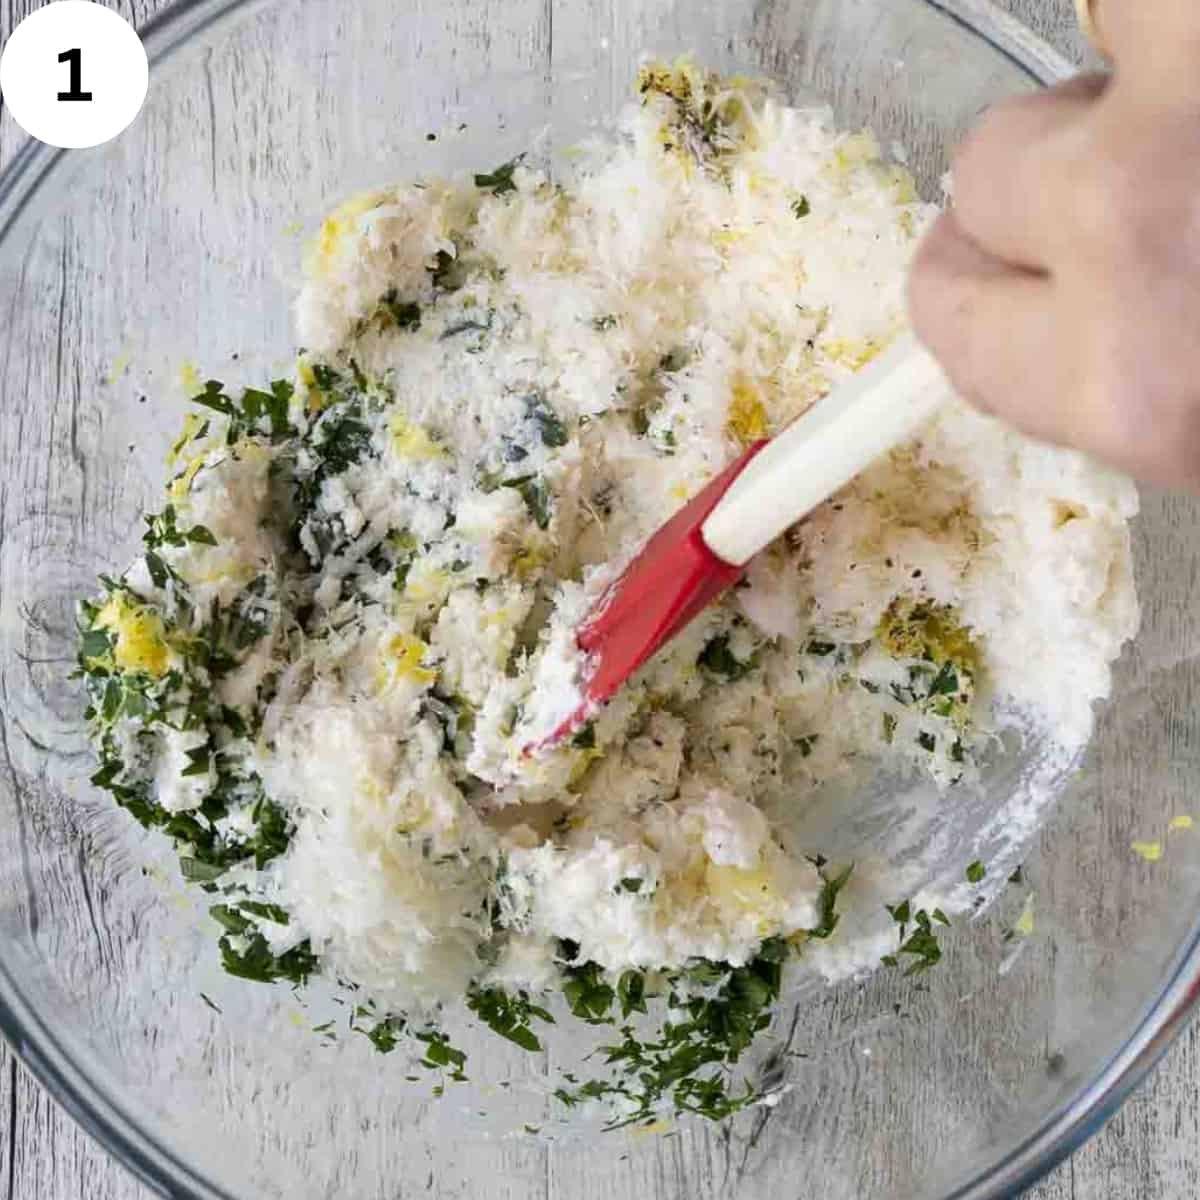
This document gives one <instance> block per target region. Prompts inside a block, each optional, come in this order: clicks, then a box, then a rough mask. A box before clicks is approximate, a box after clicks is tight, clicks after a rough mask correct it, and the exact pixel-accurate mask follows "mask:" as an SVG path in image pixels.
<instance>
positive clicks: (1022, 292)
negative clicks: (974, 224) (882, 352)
mask: <svg viewBox="0 0 1200 1200" xmlns="http://www.w3.org/2000/svg"><path fill="white" fill-rule="evenodd" d="M1053 286H1054V285H1053V284H1052V282H1051V281H1050V279H1049V278H1048V277H1047V276H1045V275H1041V274H1036V273H1033V272H1030V271H1026V270H1023V269H1020V268H1015V267H1012V266H1010V265H1009V264H1007V263H1004V262H1002V261H1001V260H999V259H997V258H995V257H993V256H992V255H989V254H987V253H986V252H985V251H984V250H982V249H980V247H979V246H977V245H976V244H975V243H974V242H973V241H972V240H971V239H970V238H968V237H967V236H966V235H965V234H964V232H963V231H962V229H961V228H960V227H959V225H958V222H957V219H956V216H955V214H954V213H943V214H942V216H941V217H940V218H939V219H938V221H937V222H936V223H935V225H934V227H933V228H932V229H931V230H930V232H929V233H928V234H927V235H926V237H925V240H924V241H923V242H922V244H921V247H920V249H919V251H918V253H917V258H916V261H915V262H914V264H913V269H912V272H911V274H910V277H909V307H910V310H911V316H912V324H913V329H914V331H915V332H916V334H917V336H918V337H919V338H920V340H921V341H922V342H923V343H924V344H925V345H926V347H927V348H928V349H929V350H930V351H931V352H932V353H933V355H934V356H935V357H936V358H937V359H938V360H939V362H940V363H941V364H942V367H943V369H944V370H945V371H946V374H947V375H948V376H949V378H950V381H951V383H953V384H954V386H955V389H956V390H957V391H958V392H959V394H960V395H961V396H963V397H964V398H965V399H967V400H969V401H970V402H971V403H973V404H975V405H976V406H977V407H979V408H982V409H983V410H984V411H986V412H994V413H996V414H997V415H999V416H1002V417H1003V418H1004V419H1005V420H1006V421H1009V422H1011V423H1012V424H1015V425H1017V426H1019V427H1020V428H1021V429H1023V430H1025V432H1027V433H1030V434H1032V435H1033V436H1035V437H1040V438H1045V439H1048V440H1053V441H1062V440H1064V439H1067V438H1069V437H1070V436H1071V435H1072V433H1073V432H1074V431H1073V430H1071V429H1069V428H1066V426H1067V425H1069V424H1070V422H1071V416H1070V413H1069V412H1064V411H1063V409H1062V406H1061V403H1054V402H1053V401H1054V397H1055V396H1056V395H1057V394H1058V393H1059V388H1058V383H1057V381H1056V380H1054V379H1053V378H1051V377H1050V376H1049V372H1050V369H1051V368H1050V366H1049V364H1052V363H1054V362H1057V361H1058V356H1057V355H1056V354H1053V353H1051V351H1052V348H1053V338H1054V329H1053V320H1052V314H1051V305H1052V300H1053V295H1052V292H1053Z"/></svg>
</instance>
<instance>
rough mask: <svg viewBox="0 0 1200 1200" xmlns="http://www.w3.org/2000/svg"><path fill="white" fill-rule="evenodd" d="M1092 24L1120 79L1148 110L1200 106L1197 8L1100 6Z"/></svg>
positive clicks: (1124, 1) (1162, 3)
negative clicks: (1150, 107)
mask: <svg viewBox="0 0 1200 1200" xmlns="http://www.w3.org/2000/svg"><path fill="white" fill-rule="evenodd" d="M1095 7H1096V10H1097V12H1096V23H1097V25H1098V27H1099V29H1100V31H1101V33H1102V35H1103V39H1104V45H1105V49H1106V51H1107V52H1108V53H1109V54H1110V55H1111V56H1112V58H1113V60H1114V61H1115V62H1116V64H1117V68H1118V71H1119V73H1120V74H1121V76H1122V78H1126V79H1128V80H1129V81H1130V82H1131V83H1132V85H1133V88H1134V90H1137V91H1139V92H1140V93H1141V94H1142V96H1143V98H1144V100H1146V101H1147V102H1149V103H1151V104H1155V103H1163V102H1169V103H1177V102H1179V101H1187V102H1189V103H1190V104H1192V105H1193V106H1195V105H1198V104H1200V71H1197V69H1196V64H1197V63H1198V62H1200V4H1197V3H1196V0H1156V3H1154V4H1145V3H1142V4H1138V3H1130V2H1129V0H1100V3H1097V4H1096V5H1095Z"/></svg>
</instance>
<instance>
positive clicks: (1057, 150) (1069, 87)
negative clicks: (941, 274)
mask: <svg viewBox="0 0 1200 1200" xmlns="http://www.w3.org/2000/svg"><path fill="white" fill-rule="evenodd" d="M1106 86H1107V77H1106V76H1103V75H1082V76H1079V77H1078V78H1076V79H1072V80H1070V81H1069V82H1067V83H1065V84H1062V85H1060V86H1059V87H1057V88H1052V89H1051V90H1049V91H1046V92H1040V93H1038V94H1036V95H1031V96H1022V97H1020V98H1019V99H1016V100H1010V101H1008V102H1006V103H1004V104H1001V105H998V106H997V107H996V108H994V109H991V110H990V111H989V112H988V114H987V116H986V117H985V118H984V120H983V122H982V123H981V124H980V126H979V128H978V129H976V130H975V132H974V133H972V134H971V135H969V136H968V137H967V139H966V140H965V141H964V143H963V145H962V147H961V149H960V150H959V152H958V154H957V155H956V157H955V161H954V170H953V175H954V209H955V214H956V216H957V218H958V223H959V225H960V227H961V228H962V229H963V231H964V232H965V233H966V234H967V235H968V236H969V237H970V238H971V239H972V240H973V241H974V242H975V243H976V244H977V245H979V246H980V247H982V248H983V249H985V250H987V251H988V252H989V253H990V254H992V255H994V256H995V257H997V258H1000V259H1003V260H1004V261H1005V262H1007V263H1010V264H1013V265H1016V266H1022V267H1027V268H1030V269H1034V270H1040V269H1042V268H1044V266H1045V264H1046V262H1047V261H1048V259H1049V257H1050V254H1051V250H1052V246H1053V244H1054V239H1055V237H1056V234H1057V233H1058V231H1059V230H1060V229H1061V226H1062V223H1063V220H1064V219H1065V218H1066V214H1067V212H1068V211H1069V209H1068V207H1067V200H1068V194H1067V193H1068V191H1069V188H1070V177H1071V174H1072V171H1071V162H1072V158H1073V151H1074V147H1073V146H1072V145H1071V139H1070V134H1071V131H1072V130H1073V128H1074V127H1076V126H1077V125H1078V124H1079V122H1080V120H1081V118H1082V117H1083V116H1084V114H1086V113H1087V112H1088V111H1089V110H1090V109H1091V107H1092V105H1093V104H1094V103H1095V102H1096V100H1097V99H1098V98H1099V97H1100V96H1101V95H1103V93H1104V90H1105V88H1106Z"/></svg>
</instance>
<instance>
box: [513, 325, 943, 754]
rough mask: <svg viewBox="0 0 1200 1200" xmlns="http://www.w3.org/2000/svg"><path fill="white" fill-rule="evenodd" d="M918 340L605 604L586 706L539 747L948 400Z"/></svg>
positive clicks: (717, 494) (681, 519)
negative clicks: (767, 548)
mask: <svg viewBox="0 0 1200 1200" xmlns="http://www.w3.org/2000/svg"><path fill="white" fill-rule="evenodd" d="M947 391H948V385H947V384H946V382H945V378H944V376H943V375H942V372H941V369H940V368H939V367H938V365H937V363H935V362H934V361H933V359H932V358H931V357H930V356H929V355H928V354H927V353H926V352H925V351H924V350H922V349H921V347H920V346H919V345H918V344H917V342H916V340H915V339H914V338H913V337H912V335H911V334H905V335H903V336H902V337H900V338H898V339H897V340H896V341H895V342H894V343H893V344H892V345H891V347H890V348H889V349H888V350H887V351H885V352H884V353H883V354H882V355H880V356H879V358H877V359H876V360H875V361H874V362H873V363H871V364H870V365H869V366H867V367H866V368H865V369H864V370H862V371H860V372H859V373H858V374H857V375H855V376H854V377H853V378H852V379H849V380H847V381H846V382H845V383H844V384H843V385H842V386H840V387H838V388H837V389H836V390H835V391H834V392H832V393H831V394H830V395H828V396H826V397H825V399H823V400H821V401H820V402H819V403H817V404H815V405H814V406H813V407H812V408H811V409H809V411H808V412H806V413H805V414H804V415H803V416H801V417H800V418H799V419H798V420H796V421H794V422H793V423H792V424H791V425H790V426H788V428H787V429H785V430H784V431H783V432H782V433H780V434H779V435H778V436H777V437H775V438H773V439H771V440H770V441H763V442H756V443H755V444H754V445H752V446H750V447H749V448H748V449H747V450H746V451H745V452H744V453H743V454H742V456H741V457H740V458H738V459H737V460H736V461H735V462H733V463H732V464H731V465H730V466H728V467H726V468H725V470H724V471H722V472H721V474H720V475H718V476H717V477H716V478H715V479H714V480H713V481H712V482H711V483H709V484H708V486H707V487H705V489H704V490H703V491H702V492H700V494H699V495H697V496H696V497H695V498H694V499H692V500H690V501H688V503H687V504H685V505H684V506H683V508H681V509H680V510H679V512H677V513H676V514H675V515H674V516H673V517H672V518H671V519H670V520H669V521H668V522H667V523H666V524H665V525H664V526H663V527H662V528H661V529H660V530H659V531H658V532H657V533H656V534H654V536H653V537H651V538H650V540H649V541H648V542H647V543H646V545H645V546H644V547H643V548H642V550H641V552H640V553H639V554H638V555H637V557H636V558H634V560H633V561H632V562H631V563H630V564H629V566H628V567H627V568H626V570H625V572H624V573H623V574H622V575H621V577H620V578H619V579H617V580H616V581H615V582H614V583H613V584H612V585H611V586H610V587H609V588H608V589H607V591H606V592H605V593H604V595H603V596H602V597H601V598H600V600H599V602H598V603H597V604H596V606H595V608H594V609H593V610H592V611H591V613H589V614H588V617H587V619H586V620H585V621H584V623H583V624H582V625H581V626H580V628H579V631H578V634H577V637H576V640H577V642H578V644H579V648H580V649H581V650H582V651H583V652H584V654H585V655H587V675H586V679H585V682H584V687H583V694H584V701H583V703H582V704H580V705H579V707H578V708H577V709H576V710H575V711H574V712H573V713H572V714H571V715H570V716H569V717H568V718H567V719H566V720H564V721H563V722H562V723H561V724H559V725H558V727H557V728H556V729H555V730H554V731H553V732H552V733H551V735H550V736H549V738H547V739H546V740H545V741H544V742H542V743H540V745H539V746H534V747H530V750H536V749H539V748H541V747H542V746H547V745H553V744H554V743H556V742H557V741H559V740H560V739H561V738H564V737H566V736H567V735H568V734H570V733H571V732H572V731H573V730H575V729H576V728H578V727H579V726H580V725H581V724H583V723H584V722H585V721H587V720H589V719H590V718H591V716H592V715H593V714H594V713H595V711H596V709H597V708H598V707H599V706H600V705H601V704H603V703H604V702H605V701H606V700H608V699H610V698H611V696H612V695H613V693H614V692H616V690H617V689H618V688H619V687H620V686H621V685H622V684H623V683H624V682H625V680H626V679H628V678H629V676H630V675H632V674H633V673H634V671H636V670H637V669H638V668H639V667H640V666H641V665H642V664H643V663H644V662H645V661H646V660H647V659H648V658H650V656H651V655H653V654H654V653H656V652H657V651H658V650H659V649H660V648H661V647H662V646H663V644H664V643H665V642H666V641H667V640H668V639H669V638H672V637H674V635H675V634H676V633H678V632H679V631H680V630H681V629H682V628H683V627H684V626H685V625H687V624H688V622H689V621H691V620H692V618H693V617H695V616H696V615H697V614H698V613H699V612H700V611H701V610H702V609H704V608H706V607H707V606H708V605H709V604H710V603H711V602H712V601H713V600H715V599H716V598H717V597H718V596H719V595H720V594H721V593H722V592H724V591H725V589H726V588H728V587H731V586H732V585H733V584H734V583H736V582H737V581H738V580H739V579H740V578H741V577H742V574H743V573H744V572H745V569H746V565H747V563H749V561H750V559H751V558H753V557H754V555H756V554H757V553H758V552H759V551H760V550H762V549H763V548H764V547H765V546H767V545H768V543H770V542H771V541H773V540H774V539H775V538H776V537H778V536H779V534H781V533H783V531H784V530H785V529H787V528H788V527H789V526H791V525H794V524H795V523H796V522H797V521H799V520H800V519H801V518H802V517H804V516H806V515H807V514H808V513H810V512H811V511H812V510H813V509H814V508H816V506H817V505H818V504H820V503H821V502H822V501H824V500H827V499H828V498H829V497H830V496H831V495H833V493H834V492H836V491H837V490H838V489H839V488H841V487H843V486H844V485H845V484H847V483H848V482H849V481H850V480H851V479H852V478H853V477H854V476H855V475H857V474H858V473H859V472H860V471H861V470H862V469H863V468H864V467H866V466H868V465H869V464H870V463H871V462H873V461H874V460H875V459H876V458H878V457H879V456H880V455H881V454H885V453H886V452H887V451H888V450H890V449H892V447H894V446H896V445H898V444H899V443H900V442H903V441H904V440H905V439H906V438H908V437H910V436H911V435H912V433H913V432H914V431H915V430H916V429H917V427H918V426H920V425H921V424H922V423H923V422H924V421H926V420H927V419H928V418H929V417H930V416H931V415H932V414H933V412H934V411H935V409H936V408H937V406H938V405H939V404H940V403H941V402H942V401H943V400H944V399H945V397H946V395H947Z"/></svg>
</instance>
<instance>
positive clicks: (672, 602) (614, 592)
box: [526, 441, 767, 753]
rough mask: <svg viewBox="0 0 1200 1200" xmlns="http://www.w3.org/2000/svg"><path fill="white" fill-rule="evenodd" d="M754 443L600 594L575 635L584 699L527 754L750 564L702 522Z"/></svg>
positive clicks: (588, 710)
mask: <svg viewBox="0 0 1200 1200" xmlns="http://www.w3.org/2000/svg"><path fill="white" fill-rule="evenodd" d="M766 444H767V443H766V441H759V442H755V443H753V444H752V445H751V446H749V447H748V448H747V449H746V451H745V452H744V453H743V454H742V456H741V457H740V458H738V459H736V460H735V461H734V462H732V463H731V464H730V465H729V466H728V467H726V468H725V470H724V471H722V472H721V474H720V475H718V476H717V477H716V478H715V479H714V480H712V482H711V483H709V484H708V485H707V486H706V487H705V488H704V490H703V491H702V492H700V493H699V494H697V495H696V496H694V497H693V498H692V499H691V500H689V501H688V502H687V504H685V505H684V506H683V508H681V509H680V510H679V511H678V512H677V513H676V514H675V515H674V516H673V517H672V518H671V519H670V520H669V521H668V522H667V523H666V524H665V525H664V526H663V527H662V528H661V529H659V531H658V532H657V533H656V534H654V536H653V537H652V538H651V539H650V540H649V541H648V542H647V543H646V545H645V546H644V547H643V548H642V550H641V551H640V552H639V553H638V555H637V557H636V558H635V559H634V560H633V561H632V562H631V563H630V564H629V566H628V567H626V568H625V571H624V573H623V574H622V575H621V577H620V578H619V579H617V580H615V581H614V582H613V583H612V584H611V585H610V586H609V588H608V589H607V590H606V591H605V593H604V595H603V596H601V597H600V600H599V601H598V602H597V604H596V606H595V608H593V609H592V611H591V613H590V614H589V615H588V617H587V619H586V620H585V621H584V623H583V625H581V626H580V629H579V633H578V635H577V638H576V641H577V642H578V645H579V648H580V649H581V650H582V651H583V652H584V653H585V654H586V655H587V656H588V660H589V674H588V678H587V681H586V683H585V685H584V702H583V703H582V704H581V705H580V706H579V707H578V708H577V709H576V710H575V712H573V713H572V714H571V715H570V716H569V717H568V718H567V719H566V720H565V721H563V722H562V723H561V724H560V725H559V726H558V727H557V728H556V729H555V730H554V731H553V733H551V735H550V736H549V737H548V738H547V739H546V740H545V741H544V742H541V743H540V744H539V745H537V746H532V747H527V751H526V752H527V753H529V752H533V751H536V750H538V749H541V748H543V747H545V746H552V745H554V744H555V743H556V742H558V741H560V740H561V739H562V738H564V737H567V736H568V735H569V734H571V733H573V732H574V731H575V730H576V729H577V728H578V727H579V726H580V725H582V724H583V723H584V722H585V721H587V720H589V719H590V718H591V716H592V715H593V714H594V713H595V711H596V709H597V708H598V707H599V706H600V705H601V704H603V703H605V701H607V700H609V699H611V698H612V696H613V694H614V693H615V692H616V691H617V689H618V688H619V687H620V686H621V685H622V684H623V683H624V682H625V680H627V679H628V678H629V677H630V675H632V674H633V673H634V672H635V671H636V670H637V669H638V668H639V667H640V666H641V665H642V664H643V663H644V662H645V661H646V660H647V659H648V658H650V657H651V656H652V655H653V654H655V653H657V651H658V650H659V649H660V648H661V647H662V646H663V644H664V643H665V642H667V641H668V640H669V639H670V638H672V637H674V636H675V634H677V633H678V632H679V631H680V630H681V629H683V627H684V626H685V625H687V624H688V623H689V622H690V621H691V620H692V619H693V618H694V617H695V616H696V615H697V614H699V613H700V612H701V611H702V610H703V609H705V608H707V607H708V606H709V604H711V603H712V602H713V600H715V599H716V598H717V597H718V596H719V595H720V594H721V593H722V592H724V591H725V590H726V589H727V588H729V587H732V586H733V585H734V584H735V583H736V582H737V581H738V580H739V579H740V578H741V577H742V574H743V572H744V571H745V569H746V565H745V563H742V564H739V565H735V564H732V563H727V562H725V561H723V560H722V559H720V558H718V557H717V556H716V555H715V554H714V553H713V552H712V551H711V550H710V549H709V548H708V546H707V545H705V542H704V538H703V537H702V536H701V532H700V530H701V527H702V526H703V524H704V522H705V520H706V519H707V518H708V515H709V513H711V512H712V510H713V509H714V508H716V506H717V504H718V502H719V501H720V499H721V497H722V496H724V495H725V493H726V492H727V491H728V490H729V488H730V487H731V485H732V484H733V481H734V480H735V479H736V478H737V477H738V476H739V475H740V474H741V473H742V471H744V470H745V469H746V465H747V464H748V463H749V462H750V460H751V459H752V458H753V457H754V456H755V455H756V454H757V453H758V452H759V451H760V450H761V449H762V448H763V447H764V446H765V445H766Z"/></svg>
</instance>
